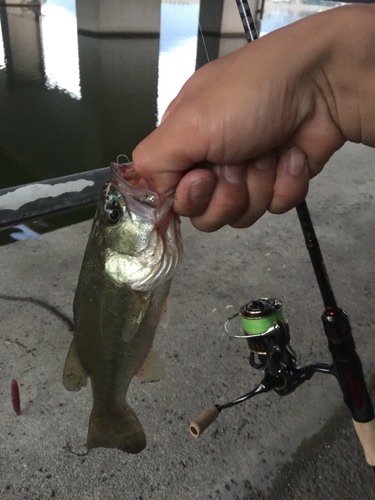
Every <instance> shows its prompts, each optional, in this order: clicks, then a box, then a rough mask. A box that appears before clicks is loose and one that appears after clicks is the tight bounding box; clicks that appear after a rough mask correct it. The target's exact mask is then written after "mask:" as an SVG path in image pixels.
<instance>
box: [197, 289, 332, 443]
mask: <svg viewBox="0 0 375 500" xmlns="http://www.w3.org/2000/svg"><path fill="white" fill-rule="evenodd" d="M239 317H240V318H241V320H242V326H243V334H242V335H234V334H232V333H231V332H230V331H229V329H228V328H229V324H230V323H231V322H232V321H233V320H234V319H236V318H239ZM224 329H225V331H226V333H227V334H228V335H229V336H230V337H232V338H235V339H245V340H246V341H247V343H248V346H249V348H250V358H249V361H250V365H251V366H252V367H253V368H255V369H257V370H262V372H263V379H262V381H261V382H260V384H259V385H258V386H257V387H256V388H255V389H253V390H252V391H250V392H248V393H247V394H244V395H243V396H241V397H240V398H237V399H235V400H233V401H230V402H229V403H225V404H222V405H212V406H210V407H209V408H207V410H206V411H205V412H203V413H202V415H200V416H199V417H198V418H197V419H196V420H194V421H193V422H192V423H191V424H190V432H191V434H192V435H193V436H194V437H198V436H200V435H201V434H202V432H203V431H204V430H205V429H206V428H207V427H208V426H209V425H210V424H211V423H212V422H213V421H214V420H215V419H216V418H217V417H218V415H219V413H220V412H221V410H223V409H224V408H230V407H232V406H235V405H238V404H240V403H243V402H244V401H246V400H248V399H250V398H252V397H253V396H256V395H257V394H261V393H263V392H268V391H270V390H271V389H273V390H274V391H275V392H276V393H277V394H279V395H280V396H285V395H287V394H290V393H291V392H293V391H294V390H295V389H296V388H297V387H298V386H299V385H301V384H302V383H303V382H305V381H306V380H309V379H310V378H311V377H312V376H313V375H314V373H316V372H321V373H328V374H331V375H333V374H334V368H333V365H332V364H331V363H313V364H311V365H308V366H305V367H303V368H301V367H300V366H299V365H298V363H297V356H296V353H295V352H294V350H293V349H292V348H291V347H290V333H289V324H288V320H287V319H286V318H285V316H284V311H283V304H282V302H281V301H280V300H278V299H268V298H263V299H256V300H252V301H251V302H249V303H247V304H245V305H244V306H242V307H241V309H240V311H239V312H238V313H236V314H234V315H233V316H231V317H230V318H229V319H228V320H227V321H226V323H225V325H224Z"/></svg>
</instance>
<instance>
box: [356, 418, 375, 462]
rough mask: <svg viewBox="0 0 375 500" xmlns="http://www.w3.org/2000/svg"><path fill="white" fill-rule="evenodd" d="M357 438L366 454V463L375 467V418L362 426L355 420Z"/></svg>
mask: <svg viewBox="0 0 375 500" xmlns="http://www.w3.org/2000/svg"><path fill="white" fill-rule="evenodd" d="M353 423H354V428H355V430H356V433H357V436H358V438H359V440H360V442H361V445H362V447H363V451H364V452H365V457H366V462H367V463H368V464H369V465H372V466H373V467H374V466H375V418H374V419H372V420H370V422H366V423H365V424H362V423H360V422H356V421H355V420H353Z"/></svg>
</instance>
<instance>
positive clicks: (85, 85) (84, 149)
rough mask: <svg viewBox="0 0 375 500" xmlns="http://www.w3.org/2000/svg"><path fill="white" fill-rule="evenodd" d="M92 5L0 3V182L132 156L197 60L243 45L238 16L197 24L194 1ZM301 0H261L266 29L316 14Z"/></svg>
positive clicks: (24, 231)
mask: <svg viewBox="0 0 375 500" xmlns="http://www.w3.org/2000/svg"><path fill="white" fill-rule="evenodd" d="M233 3H235V2H234V0H233ZM129 4H130V6H131V7H130V8H129V7H128V10H127V11H125V7H124V5H128V6H129ZM206 4H207V2H206ZM211 4H212V2H211ZM220 4H221V2H216V3H214V4H213V5H218V6H219V5H220ZM98 5H99V2H98V1H90V0H79V1H78V2H77V6H76V2H75V1H74V0H47V1H46V2H45V3H44V4H43V5H42V7H41V11H40V10H39V9H38V8H37V7H4V6H3V7H0V16H1V30H0V172H1V175H0V188H4V187H9V186H16V185H21V184H25V183H30V182H35V181H39V180H42V179H50V178H54V177H58V176H62V175H67V174H72V173H75V172H81V171H86V170H93V169H97V168H102V167H106V166H108V165H109V164H110V162H111V161H113V160H114V159H115V158H116V157H117V156H118V155H119V154H120V153H121V154H126V155H127V156H128V157H129V158H131V153H132V150H133V149H134V147H135V146H136V145H137V144H138V142H139V141H141V140H142V139H143V138H144V137H145V136H146V135H147V134H149V133H150V132H151V131H152V130H153V129H154V128H155V127H156V126H157V124H158V123H159V120H160V118H161V116H162V115H163V113H164V111H165V109H166V107H167V105H168V104H169V102H170V101H171V100H172V99H173V97H174V96H175V95H176V94H177V92H178V91H179V89H180V88H181V86H182V85H183V83H184V82H185V81H186V79H187V78H188V77H189V76H190V75H191V74H192V73H193V72H194V70H195V68H196V66H199V65H200V64H203V63H205V62H207V59H214V58H216V57H218V56H220V55H223V54H224V53H227V52H230V51H232V50H235V49H236V48H238V47H240V46H241V45H243V44H244V43H245V42H244V37H243V33H242V32H241V31H242V25H241V23H240V20H239V18H238V25H236V24H235V23H234V28H233V29H232V32H231V33H230V36H227V37H226V38H225V37H224V38H223V39H220V37H218V36H211V32H212V30H213V29H214V28H215V27H214V28H213V27H212V26H211V25H210V23H213V22H214V20H215V16H216V17H217V16H218V13H217V12H216V13H215V12H214V9H213V10H212V9H211V11H209V16H208V22H207V25H206V26H205V19H203V20H202V18H201V28H199V22H198V21H199V8H200V5H199V1H198V0H197V1H194V0H190V1H189V2H187V3H183V2H164V1H162V2H161V3H160V2H158V1H145V0H144V1H139V0H138V1H135V0H134V1H133V2H127V3H125V2H124V3H121V2H112V5H113V8H110V6H111V2H107V3H106V9H103V8H102V9H101V10H100V9H99V8H96V7H95V6H98ZM102 5H104V4H102ZM301 7H303V8H302V9H301V8H299V9H297V10H296V9H295V8H293V6H291V7H290V6H289V4H288V5H287V4H285V3H284V4H273V3H271V2H269V3H267V4H266V14H265V19H264V22H263V27H262V31H264V32H268V31H271V30H273V29H276V28H278V27H280V26H281V25H283V24H288V23H289V22H292V21H294V20H296V19H298V18H300V17H304V16H305V15H309V14H311V13H313V11H316V7H314V8H313V9H312V8H311V6H301ZM304 7H306V9H305V8H304ZM273 8H275V11H274V14H275V15H273V14H272V12H273V10H272V9H273ZM224 12H226V11H225V10H224ZM205 28H206V33H207V34H204V33H205ZM202 33H203V34H202ZM197 54H198V63H197ZM199 54H200V56H199ZM92 215H93V210H85V211H80V212H79V213H78V212H75V213H73V214H71V215H69V216H64V217H58V218H56V217H55V218H48V219H45V220H40V221H37V222H34V223H28V224H27V227H26V226H25V227H19V228H18V229H16V230H10V231H3V232H1V233H0V244H4V243H7V242H10V241H14V239H23V238H26V237H38V234H40V233H42V232H45V231H47V230H51V229H54V228H56V227H61V226H63V225H67V224H71V223H74V222H77V221H79V220H83V219H86V218H88V217H91V216H92Z"/></svg>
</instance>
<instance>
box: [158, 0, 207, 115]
mask: <svg viewBox="0 0 375 500" xmlns="http://www.w3.org/2000/svg"><path fill="white" fill-rule="evenodd" d="M198 20H199V2H198V1H197V2H196V3H195V4H190V5H189V4H187V5H183V4H182V5H179V4H174V3H162V6H161V19H160V54H159V82H158V120H157V122H158V124H159V123H160V120H161V118H162V116H163V114H164V111H165V110H166V108H167V106H168V104H169V103H170V102H171V100H172V99H173V98H174V97H175V96H176V95H177V93H178V92H179V90H180V89H181V87H182V85H183V84H184V83H185V82H186V80H187V79H188V78H189V77H190V76H191V75H192V74H193V73H194V70H195V61H196V54H197V38H198V37H197V35H198Z"/></svg>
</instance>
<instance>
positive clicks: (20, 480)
mask: <svg viewBox="0 0 375 500" xmlns="http://www.w3.org/2000/svg"><path fill="white" fill-rule="evenodd" d="M374 164H375V150H371V149H369V148H365V147H362V146H358V145H353V144H348V145H346V146H345V147H344V148H343V149H342V150H341V151H340V152H339V153H337V154H336V155H335V156H334V158H333V159H332V160H331V162H330V164H329V165H328V166H327V167H326V169H325V171H324V172H323V173H322V174H321V175H320V176H319V177H318V178H317V179H315V180H314V181H313V182H312V183H311V187H310V194H309V196H308V204H309V207H310V211H311V215H312V218H313V221H314V224H315V228H316V232H317V235H318V237H319V238H320V245H321V249H322V252H323V255H324V257H325V261H326V265H327V268H328V272H329V275H330V278H331V281H332V284H333V287H334V290H335V293H336V296H337V300H338V302H339V304H340V305H341V306H342V307H343V308H344V309H345V310H346V311H347V312H348V313H349V316H350V318H351V323H352V328H353V334H354V336H355V339H356V343H357V349H358V352H359V354H360V356H361V357H362V361H363V365H364V370H365V374H366V378H367V380H368V382H369V384H370V385H371V380H373V378H374V376H375V368H374V363H373V357H374V352H375V341H374V339H373V322H374V321H373V314H374V312H375V304H374V288H375V280H374V277H375V272H374V264H373V263H374V260H375V255H374V254H375V245H374V241H375V238H374V230H375V217H374V205H373V192H374V190H375V169H374ZM89 227H90V223H89V222H86V223H82V224H78V225H76V226H72V227H68V228H65V229H62V230H59V231H56V232H53V233H49V234H46V235H43V236H42V237H41V239H40V240H28V241H22V242H17V243H14V244H12V245H8V246H5V247H1V248H0V259H1V275H0V276H1V280H0V294H1V295H2V296H11V297H14V296H16V297H31V298H33V299H38V300H42V301H44V302H46V303H48V304H49V305H50V306H52V307H55V308H58V309H59V310H60V311H61V312H63V313H64V314H65V315H67V316H71V310H72V301H73V296H74V290H75V286H76V281H77V278H78V273H79V269H80V264H81V260H82V256H83V252H84V248H85V245H86V241H87V236H88V231H89ZM183 238H184V243H185V254H186V257H185V260H184V262H183V264H182V265H181V267H180V269H179V271H178V274H177V275H176V277H175V279H174V283H173V299H174V301H173V310H172V318H171V321H170V324H169V327H168V329H167V330H166V331H163V330H161V331H159V332H158V334H157V338H156V347H157V350H158V351H159V353H160V354H162V355H163V357H164V359H165V360H166V361H167V363H168V373H167V376H166V377H165V378H164V379H163V380H162V381H161V382H158V383H155V384H141V383H139V382H138V381H134V382H133V383H132V385H131V390H130V393H129V402H130V403H131V405H132V407H133V408H134V410H135V411H136V413H137V414H138V416H139V418H140V420H141V422H142V423H143V425H144V428H145V431H146V434H147V439H148V445H147V448H146V449H145V451H143V452H142V453H141V454H139V455H136V456H130V455H127V454H124V453H122V452H120V451H117V450H106V449H97V450H93V451H91V452H89V453H88V454H86V455H84V453H85V451H86V449H85V437H86V432H87V422H88V416H89V412H90V408H91V393H90V389H89V388H85V389H83V390H81V391H80V392H77V393H69V392H67V391H66V390H65V389H64V387H63V385H62V383H61V374H62V369H63V364H64V361H65V356H66V353H67V349H68V346H69V344H70V340H71V335H72V334H71V332H70V331H69V329H68V327H67V324H66V323H65V322H63V321H62V320H61V319H60V318H59V317H57V316H56V315H55V314H53V313H52V312H51V311H49V310H48V309H45V308H42V307H40V306H38V305H36V304H35V303H31V302H21V301H16V300H6V299H0V307H1V322H0V398H1V405H0V436H1V437H0V439H1V448H0V499H1V500H36V499H43V500H44V499H50V498H56V499H64V500H65V499H69V500H75V499H77V500H78V499H79V500H96V499H98V500H106V499H116V500H117V499H121V500H122V499H126V500H128V499H129V500H169V499H170V500H198V499H202V500H203V499H212V500H230V499H233V500H252V499H253V500H257V499H267V498H268V499H270V500H271V499H281V500H310V499H320V500H328V499H341V500H346V499H348V500H351V499H361V500H363V499H372V498H375V494H374V489H375V483H374V481H375V476H374V474H373V472H372V469H371V468H370V467H369V466H367V464H366V463H365V461H364V457H363V452H362V450H361V448H360V445H359V443H358V442H357V439H356V436H355V435H354V430H353V429H352V427H351V423H350V418H349V414H348V411H347V410H346V408H344V407H343V404H342V397H341V394H340V390H339V387H338V384H337V382H336V380H335V379H334V378H333V377H329V376H327V375H322V374H317V375H315V376H314V378H313V379H312V380H311V381H309V382H307V383H306V384H304V385H303V386H301V387H300V388H299V389H298V390H297V391H296V392H295V393H294V394H292V395H290V396H287V397H285V398H280V397H279V396H277V395H276V394H275V393H274V392H272V393H267V394H264V395H260V396H257V397H256V398H254V399H252V400H250V401H248V402H246V403H244V404H242V405H240V406H238V407H236V408H232V409H228V410H225V411H223V412H222V413H221V415H220V416H219V418H218V420H217V421H216V422H215V423H213V424H212V426H211V427H210V428H209V429H208V430H207V431H206V432H205V433H204V434H203V435H202V436H201V437H200V438H199V439H194V438H192V437H191V436H190V434H189V432H188V426H189V422H190V420H191V419H192V418H193V417H195V416H197V415H198V414H199V413H200V412H201V411H202V410H203V409H205V408H206V407H207V406H208V405H210V404H212V403H215V402H218V403H220V402H226V401H228V400H230V399H232V398H234V397H237V396H240V395H241V394H243V393H244V392H247V391H248V390H249V389H251V388H252V387H253V386H255V385H256V384H257V382H258V381H260V378H261V374H260V373H259V372H257V371H256V370H254V369H252V368H250V367H249V365H248V361H247V357H248V349H247V346H246V345H245V344H244V343H243V342H242V341H240V340H229V339H228V338H227V337H226V334H225V333H224V332H223V327H222V325H223V323H224V321H225V320H226V319H227V317H228V316H230V315H231V314H233V313H234V312H236V310H237V309H238V308H239V307H240V306H241V305H243V304H244V303H245V302H247V301H248V300H250V299H253V298H259V297H262V296H275V297H277V298H280V299H281V300H283V301H284V303H285V311H286V315H287V317H288V318H289V322H290V327H291V335H292V341H293V347H294V349H295V350H296V351H297V353H298V356H299V362H300V364H301V365H304V364H307V363H309V362H313V361H317V360H322V361H324V360H327V361H329V354H328V351H327V347H326V340H325V336H324V334H323V332H322V326H321V323H320V315H321V313H322V311H323V308H322V303H321V299H320V296H319V292H318V289H317V286H316V282H315V278H314V276H313V273H312V268H311V264H310V261H309V257H308V253H307V250H306V248H305V246H304V241H303V237H302V233H301V230H300V227H299V224H298V220H297V215H296V213H295V211H292V212H289V213H288V214H285V215H283V216H271V215H267V216H266V217H264V218H263V219H262V220H261V221H259V222H258V223H257V224H255V226H253V227H252V228H250V229H247V230H234V229H231V228H224V229H222V230H221V231H218V232H217V233H214V234H201V233H198V232H197V231H196V230H195V229H194V228H193V227H192V226H191V225H190V223H189V222H188V221H184V222H183ZM12 379H17V380H18V383H19V385H20V391H21V404H22V414H21V416H19V417H17V416H16V415H15V413H14V412H13V410H12V406H11V398H10V384H11V380H12ZM371 387H373V385H371ZM374 387H375V385H374ZM372 393H373V396H374V390H372ZM374 400H375V397H374ZM80 455H82V456H80Z"/></svg>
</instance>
